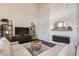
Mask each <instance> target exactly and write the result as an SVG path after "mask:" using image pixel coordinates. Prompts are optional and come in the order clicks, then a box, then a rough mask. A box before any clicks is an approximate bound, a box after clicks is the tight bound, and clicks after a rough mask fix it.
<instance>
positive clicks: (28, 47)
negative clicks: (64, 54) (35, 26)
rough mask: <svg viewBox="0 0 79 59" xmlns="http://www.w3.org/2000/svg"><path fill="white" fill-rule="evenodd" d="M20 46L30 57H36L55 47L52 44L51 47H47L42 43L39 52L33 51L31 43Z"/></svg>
mask: <svg viewBox="0 0 79 59" xmlns="http://www.w3.org/2000/svg"><path fill="white" fill-rule="evenodd" d="M21 45H23V46H24V47H25V48H26V49H27V50H28V51H29V52H30V53H31V55H32V56H37V55H39V54H40V53H42V52H44V51H46V50H48V49H50V48H51V47H53V46H55V45H54V44H53V46H49V45H47V44H45V42H42V44H41V48H40V50H36V49H35V50H34V49H32V46H31V42H29V43H24V44H21Z"/></svg>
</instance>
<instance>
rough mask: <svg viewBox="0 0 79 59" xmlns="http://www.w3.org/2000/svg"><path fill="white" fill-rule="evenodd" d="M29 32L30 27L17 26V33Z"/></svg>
mask: <svg viewBox="0 0 79 59" xmlns="http://www.w3.org/2000/svg"><path fill="white" fill-rule="evenodd" d="M24 34H29V27H15V35H24Z"/></svg>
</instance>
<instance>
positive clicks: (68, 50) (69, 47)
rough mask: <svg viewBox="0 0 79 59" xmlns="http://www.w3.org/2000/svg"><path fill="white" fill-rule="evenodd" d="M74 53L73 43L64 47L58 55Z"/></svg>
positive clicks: (71, 54) (72, 54) (73, 54)
mask: <svg viewBox="0 0 79 59" xmlns="http://www.w3.org/2000/svg"><path fill="white" fill-rule="evenodd" d="M75 54H76V46H75V45H74V44H69V45H67V46H66V47H64V48H63V49H62V50H61V51H60V53H59V54H58V56H75Z"/></svg>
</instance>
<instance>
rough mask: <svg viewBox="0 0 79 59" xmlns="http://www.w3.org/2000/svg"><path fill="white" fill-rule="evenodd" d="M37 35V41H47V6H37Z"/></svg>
mask: <svg viewBox="0 0 79 59" xmlns="http://www.w3.org/2000/svg"><path fill="white" fill-rule="evenodd" d="M37 25H38V27H37V31H38V32H37V35H38V37H39V39H41V40H45V41H48V40H49V30H48V29H49V4H39V5H38V21H37Z"/></svg>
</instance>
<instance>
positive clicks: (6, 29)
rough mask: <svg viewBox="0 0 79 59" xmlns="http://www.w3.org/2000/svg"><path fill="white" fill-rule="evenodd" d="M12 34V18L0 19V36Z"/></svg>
mask: <svg viewBox="0 0 79 59" xmlns="http://www.w3.org/2000/svg"><path fill="white" fill-rule="evenodd" d="M12 36H13V23H12V20H8V19H1V20H0V37H6V38H11V37H12Z"/></svg>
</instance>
